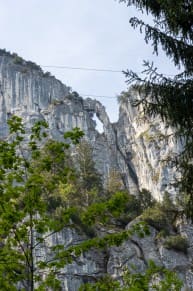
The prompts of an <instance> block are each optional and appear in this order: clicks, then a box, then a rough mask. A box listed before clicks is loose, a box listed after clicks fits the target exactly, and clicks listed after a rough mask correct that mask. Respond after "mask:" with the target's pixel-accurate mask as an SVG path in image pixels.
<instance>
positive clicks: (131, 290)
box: [79, 261, 182, 291]
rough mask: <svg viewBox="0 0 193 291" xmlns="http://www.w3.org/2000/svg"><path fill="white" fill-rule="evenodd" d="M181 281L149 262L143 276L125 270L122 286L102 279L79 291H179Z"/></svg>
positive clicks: (173, 274) (170, 272)
mask: <svg viewBox="0 0 193 291" xmlns="http://www.w3.org/2000/svg"><path fill="white" fill-rule="evenodd" d="M181 287H182V282H181V280H180V279H179V278H178V277H177V276H176V274H175V272H172V271H170V270H168V269H166V268H164V267H159V266H156V265H155V263H154V262H152V261H150V262H149V266H148V268H147V270H146V271H145V273H144V274H139V273H135V272H133V273H132V272H130V271H128V270H126V272H125V275H124V277H123V285H121V284H120V283H119V282H117V281H115V280H113V279H112V278H111V277H104V278H102V279H101V280H100V281H98V282H97V283H95V284H89V283H88V284H85V285H83V286H82V287H81V288H80V289H79V290H80V291H109V290H112V291H142V290H143V291H149V290H158V291H168V290H171V291H180V290H181Z"/></svg>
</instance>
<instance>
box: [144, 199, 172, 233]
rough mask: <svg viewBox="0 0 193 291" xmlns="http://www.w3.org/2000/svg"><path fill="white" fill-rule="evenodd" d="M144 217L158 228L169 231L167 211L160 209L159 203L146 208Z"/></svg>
mask: <svg viewBox="0 0 193 291" xmlns="http://www.w3.org/2000/svg"><path fill="white" fill-rule="evenodd" d="M142 219H143V220H144V221H145V222H147V223H148V224H149V225H151V226H153V227H155V228H156V229H157V230H159V231H160V230H165V231H168V230H169V228H170V225H169V222H168V217H167V215H166V213H165V212H164V211H163V210H162V209H160V207H159V205H158V204H157V205H156V206H154V207H152V208H148V209H146V210H145V211H144V212H143V214H142Z"/></svg>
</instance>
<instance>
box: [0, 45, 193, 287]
mask: <svg viewBox="0 0 193 291" xmlns="http://www.w3.org/2000/svg"><path fill="white" fill-rule="evenodd" d="M12 114H16V115H19V116H21V117H22V118H23V120H24V122H25V125H26V127H27V128H30V126H31V125H32V124H33V123H34V121H36V120H38V119H44V120H46V121H47V122H48V124H49V135H50V137H52V138H55V139H57V140H60V139H62V136H63V133H64V132H65V131H67V130H71V129H72V128H73V127H79V128H80V129H82V130H83V131H84V132H85V138H86V139H87V140H88V141H89V142H90V143H91V145H92V146H93V149H94V159H95V161H96V166H97V169H98V170H99V172H100V173H101V174H102V176H103V178H104V182H105V181H106V180H107V179H108V174H109V171H110V170H111V169H116V170H118V171H120V172H121V174H122V178H123V180H124V184H125V185H126V187H127V188H128V189H129V190H130V192H131V193H132V194H137V192H138V190H139V188H140V189H141V188H146V189H148V190H150V191H151V192H152V194H153V195H154V197H156V199H158V200H159V199H160V200H161V198H162V196H163V193H164V192H165V191H168V192H169V193H170V194H171V195H175V191H174V189H173V188H172V187H171V186H170V184H169V181H171V180H172V179H174V178H175V175H176V172H175V170H173V169H171V168H170V167H169V166H168V164H167V163H164V162H163V160H164V159H166V158H167V157H168V156H169V155H170V154H171V153H172V152H178V151H179V150H180V149H181V145H180V144H176V143H175V142H174V140H172V139H171V140H170V141H169V143H168V144H166V142H165V141H164V140H163V139H162V137H163V136H165V135H166V134H169V133H170V132H171V129H169V128H165V127H164V126H163V124H162V123H161V122H160V120H147V121H146V122H144V121H140V114H139V112H137V111H136V109H135V108H133V107H132V106H131V104H130V103H129V102H127V103H122V104H121V106H120V116H119V120H118V122H117V123H115V124H111V122H110V121H109V118H108V115H107V114H106V111H105V108H104V106H103V105H102V104H101V103H100V102H98V101H96V100H92V99H90V98H87V99H83V98H81V97H80V96H79V95H78V94H77V93H72V92H71V91H70V88H69V87H67V86H65V85H63V84H62V83H61V82H60V81H58V80H57V79H55V78H54V77H52V76H50V75H49V74H45V73H43V71H42V70H41V68H39V67H38V66H37V65H35V64H33V63H31V62H25V61H24V60H22V59H18V58H17V56H13V55H10V54H9V53H5V52H3V51H1V50H0V138H1V139H3V138H6V136H7V135H8V129H7V126H6V121H7V119H8V118H10V116H11V115H12ZM94 115H96V116H97V118H98V119H99V120H100V121H101V122H102V123H103V128H104V132H103V133H99V132H98V131H97V130H96V122H95V121H94V120H93V116H94ZM128 227H130V226H128ZM178 232H179V233H181V234H183V235H185V236H187V237H188V241H189V249H188V253H187V254H184V253H180V252H176V251H174V250H173V251H172V250H167V249H165V248H164V247H163V245H162V244H158V243H157V240H156V235H157V231H156V230H155V229H151V235H150V236H149V237H146V238H144V239H140V240H139V239H138V238H137V237H133V238H132V239H130V240H128V241H125V242H124V244H122V245H121V246H120V247H111V248H109V249H108V250H107V251H106V252H105V253H104V252H99V251H97V250H91V251H90V252H88V253H86V254H84V255H82V256H81V257H80V258H79V259H77V260H75V261H74V262H73V264H70V265H68V266H66V267H65V268H63V269H61V272H60V275H59V277H60V279H61V282H62V286H63V290H64V291H76V290H78V288H79V286H80V284H82V283H84V282H94V281H95V280H96V278H97V277H99V276H101V275H102V274H106V273H108V274H110V275H112V276H113V277H115V278H117V279H119V278H120V277H121V276H122V273H123V269H124V267H125V266H128V267H130V266H132V265H135V266H136V268H137V271H138V272H140V271H143V270H144V269H145V268H146V266H147V261H148V260H149V259H153V260H154V261H155V262H156V263H158V264H161V265H164V266H166V267H168V268H170V269H172V270H177V272H178V273H179V274H180V276H181V277H182V279H183V280H184V282H185V283H186V285H187V286H189V288H190V290H192V289H193V274H192V270H191V262H192V258H193V255H192V252H193V251H192V247H193V246H192V237H193V230H192V228H191V226H189V225H183V224H181V226H179V229H178ZM85 239H87V238H86V237H85V236H84V235H82V234H79V233H77V232H75V231H74V230H73V229H64V230H63V231H61V232H60V233H58V234H55V235H53V236H51V237H49V240H48V241H47V245H45V246H41V248H39V249H38V250H37V252H36V257H37V259H38V257H41V258H42V257H46V256H48V255H49V245H54V244H56V243H57V242H60V243H62V244H63V245H64V247H65V246H70V245H72V244H77V243H78V242H81V241H83V240H85Z"/></svg>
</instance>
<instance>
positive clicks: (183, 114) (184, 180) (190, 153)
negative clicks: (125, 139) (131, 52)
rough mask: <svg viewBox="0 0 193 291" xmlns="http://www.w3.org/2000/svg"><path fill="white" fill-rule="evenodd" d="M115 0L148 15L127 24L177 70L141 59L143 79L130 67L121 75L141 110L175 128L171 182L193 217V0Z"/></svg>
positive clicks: (187, 211)
mask: <svg viewBox="0 0 193 291" xmlns="http://www.w3.org/2000/svg"><path fill="white" fill-rule="evenodd" d="M119 2H124V3H126V4H127V6H131V5H133V6H135V7H136V8H137V9H138V10H139V11H141V12H142V13H147V14H151V15H152V16H153V25H150V24H148V23H145V22H143V21H142V20H140V19H138V18H136V17H133V18H131V19H130V23H131V26H132V27H133V28H137V27H139V29H140V32H144V34H145V42H146V43H149V42H150V43H151V44H152V47H153V52H154V53H155V54H158V50H159V49H160V47H161V48H162V49H163V51H164V52H165V54H166V56H168V57H169V58H170V60H171V62H172V63H173V64H174V66H176V67H178V68H180V69H181V71H182V72H181V73H179V74H178V75H176V76H174V77H169V76H167V75H163V74H161V73H158V71H157V68H155V67H154V65H153V63H150V62H149V61H145V62H144V65H145V70H144V72H143V73H144V74H145V77H144V78H143V77H140V76H139V75H138V74H136V73H134V72H132V71H126V72H125V74H126V77H127V80H128V84H132V86H133V88H134V89H135V90H137V91H139V92H140V94H141V99H140V100H135V102H134V103H133V104H134V105H135V106H139V105H142V108H143V111H144V114H145V115H148V116H151V117H154V116H159V117H160V118H161V119H162V120H163V121H164V122H165V124H166V125H168V126H172V127H174V128H175V133H174V136H175V137H177V138H178V140H181V141H182V142H183V144H184V149H183V151H182V153H181V154H179V155H176V156H175V157H172V160H171V161H172V163H173V164H174V165H175V166H176V167H177V168H178V169H179V170H180V171H181V174H182V177H181V178H180V180H178V181H177V183H176V186H178V188H179V190H180V192H181V194H182V196H183V197H185V200H186V205H185V212H186V215H187V216H188V217H189V218H191V219H192V220H193V178H192V177H193V176H192V170H193V168H192V159H193V131H192V127H193V78H192V77H193V24H192V23H193V22H192V19H193V3H192V1H189V0H179V1H168V0H161V1H160V0H153V1H152V0H119ZM128 95H129V94H128Z"/></svg>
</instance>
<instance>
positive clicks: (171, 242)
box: [164, 235, 189, 254]
mask: <svg viewBox="0 0 193 291" xmlns="http://www.w3.org/2000/svg"><path fill="white" fill-rule="evenodd" d="M188 246H189V244H188V241H187V238H186V237H184V236H181V235H171V236H168V237H167V238H166V240H165V242H164V247H165V248H167V249H175V250H176V251H180V252H183V253H185V254H186V253H187V249H188Z"/></svg>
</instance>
